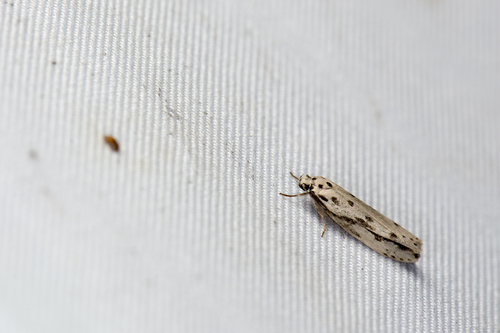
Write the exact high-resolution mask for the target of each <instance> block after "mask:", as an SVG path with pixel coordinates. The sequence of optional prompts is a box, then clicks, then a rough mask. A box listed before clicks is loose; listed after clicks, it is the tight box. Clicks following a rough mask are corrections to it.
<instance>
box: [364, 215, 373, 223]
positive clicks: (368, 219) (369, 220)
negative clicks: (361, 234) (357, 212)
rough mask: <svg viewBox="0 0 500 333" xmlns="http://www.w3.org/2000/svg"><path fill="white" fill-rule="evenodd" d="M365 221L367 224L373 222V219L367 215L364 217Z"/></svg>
mask: <svg viewBox="0 0 500 333" xmlns="http://www.w3.org/2000/svg"><path fill="white" fill-rule="evenodd" d="M365 219H366V220H367V221H368V222H373V219H372V218H371V217H369V216H368V215H367V216H365Z"/></svg>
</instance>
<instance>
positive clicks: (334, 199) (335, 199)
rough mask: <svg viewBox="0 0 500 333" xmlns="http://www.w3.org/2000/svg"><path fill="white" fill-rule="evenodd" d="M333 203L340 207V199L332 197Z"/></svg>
mask: <svg viewBox="0 0 500 333" xmlns="http://www.w3.org/2000/svg"><path fill="white" fill-rule="evenodd" d="M332 201H333V203H334V204H336V205H337V206H338V205H339V199H337V198H335V197H332Z"/></svg>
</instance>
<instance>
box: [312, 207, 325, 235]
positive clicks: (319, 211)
mask: <svg viewBox="0 0 500 333" xmlns="http://www.w3.org/2000/svg"><path fill="white" fill-rule="evenodd" d="M314 204H315V205H316V208H318V213H319V216H321V219H322V220H323V232H322V233H321V237H323V235H324V234H325V231H326V222H325V215H323V212H322V211H321V207H320V206H319V205H318V202H317V201H316V200H314Z"/></svg>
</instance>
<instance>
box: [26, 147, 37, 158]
mask: <svg viewBox="0 0 500 333" xmlns="http://www.w3.org/2000/svg"><path fill="white" fill-rule="evenodd" d="M28 156H29V157H30V158H31V159H32V160H37V159H38V153H37V152H36V150H34V149H30V150H29V151H28Z"/></svg>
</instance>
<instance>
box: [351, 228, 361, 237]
mask: <svg viewBox="0 0 500 333" xmlns="http://www.w3.org/2000/svg"><path fill="white" fill-rule="evenodd" d="M351 234H353V235H354V236H356V237H359V238H361V235H360V234H359V233H358V232H357V231H354V230H351Z"/></svg>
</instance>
